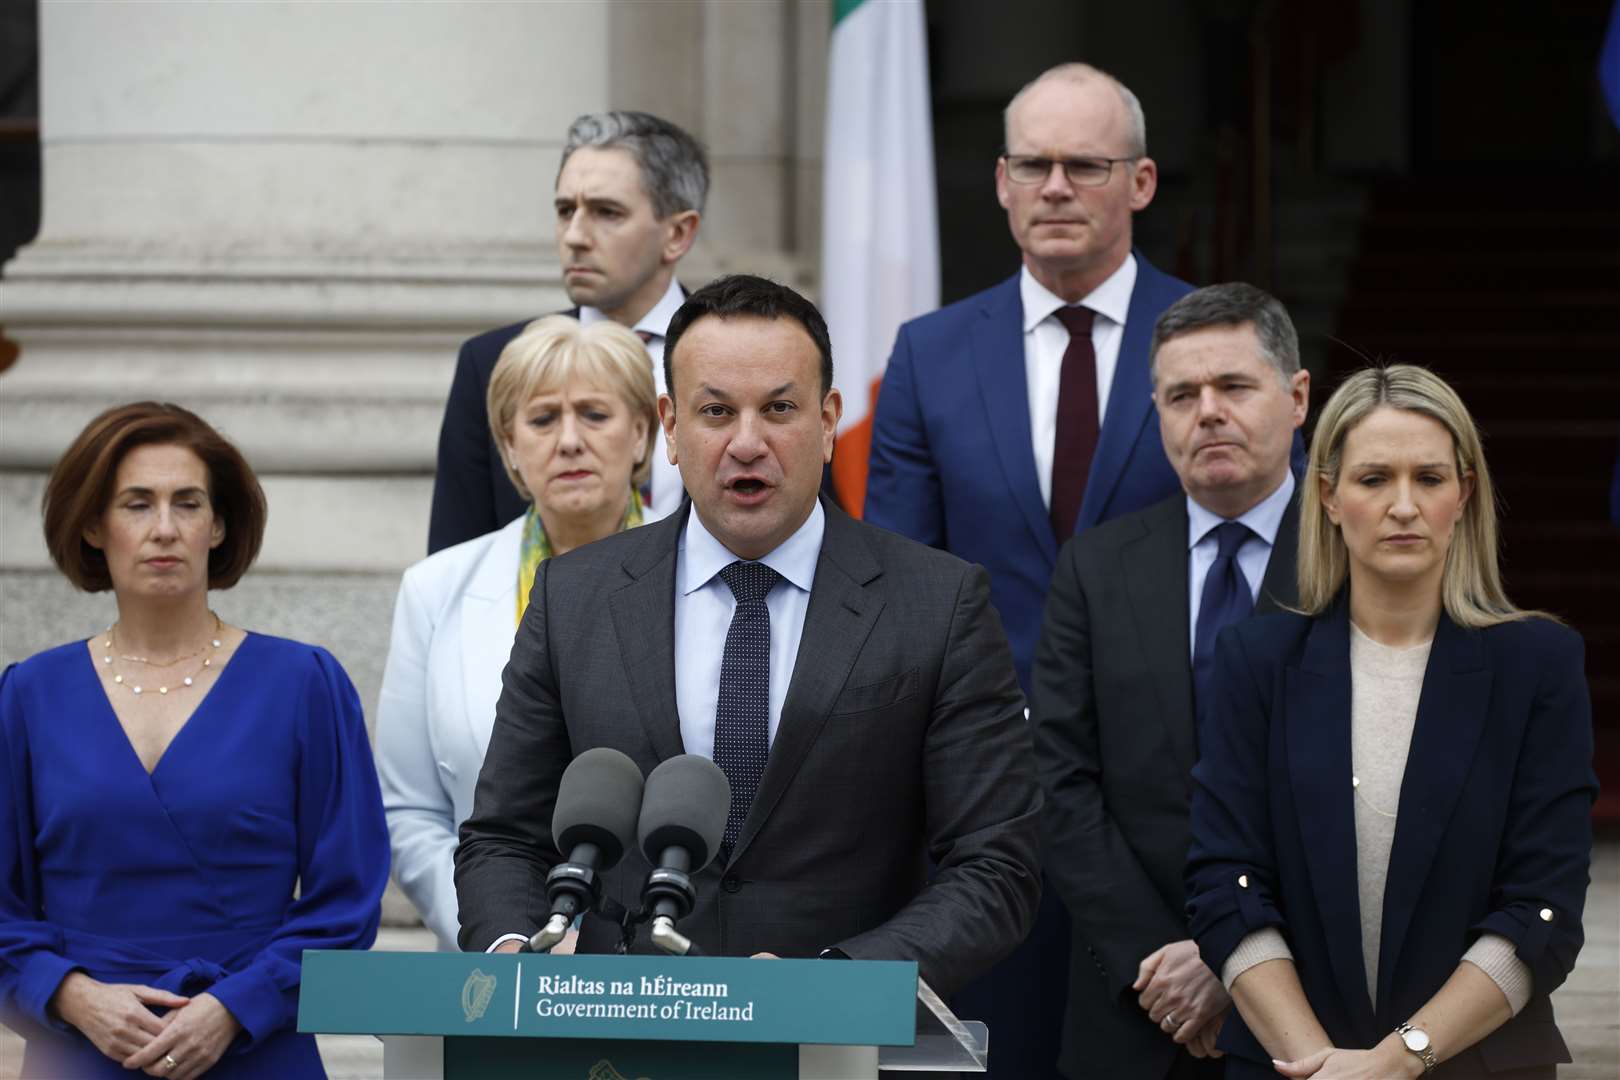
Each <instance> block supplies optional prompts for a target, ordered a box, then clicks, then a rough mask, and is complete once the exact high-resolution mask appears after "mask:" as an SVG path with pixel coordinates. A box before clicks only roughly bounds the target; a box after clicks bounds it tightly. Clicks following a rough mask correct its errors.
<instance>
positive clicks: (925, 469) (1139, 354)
mask: <svg viewBox="0 0 1620 1080" xmlns="http://www.w3.org/2000/svg"><path fill="white" fill-rule="evenodd" d="M1136 266H1137V273H1136V287H1135V289H1134V290H1133V291H1132V293H1131V305H1130V308H1129V310H1128V311H1127V313H1126V316H1125V336H1124V338H1123V339H1122V340H1121V342H1120V347H1119V361H1118V363H1117V365H1116V366H1115V368H1114V380H1113V385H1112V387H1111V388H1110V390H1109V392H1108V406H1107V408H1106V409H1105V410H1104V423H1103V426H1102V431H1101V433H1100V435H1099V438H1098V442H1097V453H1096V456H1095V457H1093V458H1092V461H1091V473H1090V475H1089V476H1088V478H1087V481H1086V495H1085V501H1084V502H1083V503H1082V504H1081V507H1080V516H1079V518H1078V519H1077V520H1076V523H1075V531H1076V532H1079V531H1080V530H1082V529H1086V528H1089V527H1091V526H1092V525H1096V524H1097V523H1099V522H1102V521H1107V520H1109V519H1111V518H1116V517H1119V516H1120V515H1121V514H1128V513H1130V512H1131V511H1133V510H1141V509H1143V508H1145V507H1148V506H1151V505H1153V504H1154V503H1156V502H1158V501H1159V500H1160V499H1163V498H1164V497H1166V496H1167V495H1170V494H1171V493H1173V492H1175V491H1179V490H1180V483H1179V482H1178V481H1177V479H1176V474H1175V473H1174V472H1173V471H1172V470H1171V468H1170V463H1169V461H1167V460H1166V459H1165V456H1164V446H1163V444H1162V443H1161V442H1160V440H1159V425H1158V422H1157V420H1156V419H1155V417H1154V412H1153V401H1152V397H1151V395H1152V385H1151V383H1150V381H1149V379H1148V348H1149V346H1150V344H1151V343H1152V340H1153V323H1154V321H1155V320H1157V319H1158V317H1159V315H1160V313H1161V312H1163V311H1164V309H1165V308H1167V307H1169V306H1170V305H1171V304H1173V303H1175V301H1176V300H1178V299H1180V298H1181V297H1182V296H1184V295H1185V294H1187V293H1189V292H1191V291H1192V286H1191V285H1188V284H1187V283H1186V282H1184V281H1180V280H1178V279H1176V278H1173V277H1170V276H1169V275H1167V274H1163V273H1160V272H1159V271H1158V270H1156V269H1154V268H1153V266H1152V264H1151V263H1149V262H1148V261H1147V260H1146V259H1145V258H1143V257H1142V253H1141V252H1137V253H1136ZM864 516H865V518H866V520H867V521H869V522H871V523H872V524H874V525H879V526H882V527H883V528H886V529H892V530H894V531H895V532H898V533H902V534H904V535H906V536H909V537H911V538H912V539H913V540H918V541H921V542H922V543H924V544H931V545H933V546H934V547H940V548H945V549H946V550H948V551H950V552H951V553H952V554H954V555H957V556H959V557H961V558H963V559H966V560H967V561H969V562H974V563H978V564H980V565H981V566H983V567H984V568H985V569H986V570H988V571H990V599H991V602H992V603H993V604H994V605H995V608H996V610H997V612H999V613H1000V615H1001V619H1002V622H1003V623H1004V624H1005V626H1006V629H1007V637H1008V639H1009V641H1010V642H1011V644H1012V650H1013V659H1014V662H1015V664H1016V666H1017V669H1018V681H1019V682H1020V683H1022V684H1023V687H1024V692H1025V693H1026V694H1027V693H1028V692H1029V686H1030V665H1031V663H1032V662H1033V660H1034V656H1035V642H1036V639H1037V638H1039V636H1040V632H1041V609H1042V606H1043V604H1044V602H1045V599H1046V589H1047V586H1048V585H1049V584H1050V582H1051V580H1052V572H1053V570H1054V569H1055V568H1056V566H1057V553H1058V545H1057V540H1056V538H1055V537H1054V536H1053V535H1052V525H1051V521H1050V519H1049V517H1048V515H1047V511H1046V504H1045V503H1044V502H1043V501H1042V500H1041V488H1040V480H1039V478H1038V477H1037V476H1036V473H1035V451H1034V447H1033V445H1032V436H1031V434H1030V422H1029V390H1028V383H1027V382H1026V380H1025V378H1024V305H1023V301H1022V300H1021V299H1020V297H1019V292H1018V275H1017V274H1014V275H1013V276H1012V277H1010V278H1008V279H1007V280H1006V281H1003V282H1002V283H1001V284H999V285H997V286H995V287H994V288H991V289H987V290H985V291H984V292H981V293H978V294H977V295H974V296H970V297H968V298H967V299H966V300H961V301H958V302H957V303H955V304H951V305H950V306H949V307H945V308H941V309H940V310H939V311H936V312H933V313H932V314H929V315H924V316H923V317H921V318H919V319H914V320H912V321H911V322H908V323H906V324H905V325H904V326H902V327H901V328H900V333H899V336H898V337H897V338H896V339H895V343H894V352H893V353H892V354H891V355H890V357H889V366H888V368H887V369H886V370H885V372H884V375H883V385H882V388H881V390H880V392H879V393H878V401H877V410H876V413H875V416H874V420H873V429H872V456H871V462H870V465H869V468H868V475H867V485H866V509H865V514H864Z"/></svg>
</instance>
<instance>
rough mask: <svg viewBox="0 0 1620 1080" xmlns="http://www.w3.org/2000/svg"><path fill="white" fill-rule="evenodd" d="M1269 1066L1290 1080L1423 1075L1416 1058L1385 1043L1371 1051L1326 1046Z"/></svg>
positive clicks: (1364, 1079)
mask: <svg viewBox="0 0 1620 1080" xmlns="http://www.w3.org/2000/svg"><path fill="white" fill-rule="evenodd" d="M1271 1064H1272V1065H1273V1067H1275V1068H1276V1070H1277V1072H1278V1073H1280V1074H1282V1075H1283V1076H1287V1077H1292V1078H1293V1080H1391V1078H1397V1077H1408V1076H1418V1075H1421V1074H1422V1072H1423V1068H1422V1064H1421V1062H1420V1061H1419V1059H1418V1058H1417V1057H1416V1056H1415V1055H1413V1054H1409V1053H1407V1052H1406V1050H1405V1049H1404V1048H1402V1049H1397V1048H1394V1047H1392V1046H1390V1045H1389V1044H1388V1040H1386V1041H1385V1042H1383V1043H1380V1044H1379V1045H1377V1046H1375V1047H1373V1048H1372V1049H1371V1050H1342V1049H1338V1048H1336V1047H1332V1046H1325V1047H1323V1048H1322V1049H1320V1050H1318V1051H1316V1053H1314V1054H1307V1055H1306V1056H1305V1057H1302V1058H1300V1059H1299V1060H1298V1061H1277V1060H1275V1059H1273V1060H1272V1062H1271Z"/></svg>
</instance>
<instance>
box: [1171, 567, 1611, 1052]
mask: <svg viewBox="0 0 1620 1080" xmlns="http://www.w3.org/2000/svg"><path fill="white" fill-rule="evenodd" d="M1349 627H1350V623H1349V613H1348V604H1347V602H1346V601H1345V599H1344V598H1343V597H1342V596H1341V598H1340V600H1339V602H1338V603H1337V605H1336V606H1335V607H1333V608H1332V609H1330V610H1329V611H1328V612H1326V613H1325V614H1323V615H1322V616H1321V617H1320V618H1315V619H1312V618H1307V617H1305V616H1303V615H1266V616H1260V617H1257V618H1254V619H1250V620H1248V621H1247V622H1243V623H1238V624H1236V625H1234V626H1232V627H1230V628H1228V629H1227V630H1226V631H1224V632H1223V633H1222V634H1221V636H1220V638H1219V640H1218V642H1217V645H1216V649H1217V654H1216V664H1217V674H1216V687H1217V693H1216V703H1215V708H1214V709H1213V710H1212V712H1211V713H1210V714H1209V715H1208V716H1207V718H1206V720H1205V721H1204V724H1203V726H1201V727H1200V730H1199V738H1198V745H1199V750H1200V754H1201V757H1200V759H1199V762H1198V764H1197V766H1196V767H1195V768H1194V769H1193V781H1194V790H1193V802H1192V848H1191V851H1190V854H1189V857H1188V864H1187V896H1188V900H1187V911H1188V914H1189V916H1190V919H1191V924H1192V931H1193V936H1194V937H1195V938H1196V939H1197V940H1198V947H1199V950H1200V952H1201V953H1202V955H1203V958H1204V960H1205V962H1206V963H1208V965H1209V966H1210V968H1212V969H1213V970H1214V971H1216V972H1217V973H1219V972H1220V970H1221V967H1222V966H1223V965H1224V964H1225V962H1226V959H1227V957H1228V956H1230V955H1231V952H1232V950H1233V949H1234V948H1235V947H1236V946H1237V944H1238V942H1239V941H1241V940H1242V939H1243V938H1244V937H1245V936H1246V935H1248V934H1249V933H1250V932H1251V931H1254V930H1258V929H1260V928H1262V927H1266V926H1276V927H1279V928H1280V929H1281V930H1282V932H1283V935H1284V936H1285V937H1286V938H1287V940H1288V944H1289V947H1290V948H1291V949H1292V951H1293V954H1294V964H1295V966H1296V967H1297V969H1298V971H1299V978H1300V982H1301V984H1302V985H1303V986H1304V989H1305V996H1306V997H1307V998H1308V999H1309V1001H1310V1003H1311V1007H1312V1008H1313V1009H1314V1010H1315V1012H1316V1016H1317V1019H1319V1020H1320V1021H1321V1022H1322V1026H1323V1027H1324V1028H1326V1029H1327V1033H1328V1035H1329V1037H1331V1038H1332V1040H1333V1043H1334V1045H1335V1046H1340V1047H1348V1048H1366V1047H1370V1046H1372V1045H1374V1044H1375V1043H1377V1042H1378V1041H1379V1040H1380V1039H1382V1038H1383V1037H1384V1036H1386V1035H1388V1034H1389V1033H1390V1032H1391V1031H1392V1030H1393V1029H1394V1027H1395V1025H1396V1024H1398V1023H1401V1022H1403V1021H1405V1020H1407V1019H1409V1018H1410V1017H1411V1016H1412V1015H1413V1013H1415V1012H1416V1011H1417V1010H1418V1009H1419V1008H1421V1007H1422V1005H1423V1004H1424V1003H1425V1002H1427V1001H1428V1000H1429V999H1430V998H1431V997H1433V996H1434V994H1435V993H1436V992H1437V991H1438V990H1439V989H1440V987H1441V986H1442V985H1443V984H1444V983H1445V981H1446V980H1447V979H1448V978H1449V977H1450V976H1451V974H1452V972H1453V971H1455V970H1456V967H1457V964H1458V962H1459V961H1460V960H1461V958H1462V954H1463V952H1464V951H1465V950H1466V949H1467V948H1468V946H1469V945H1470V944H1471V943H1472V942H1473V940H1474V939H1475V938H1477V937H1478V936H1479V935H1480V934H1482V933H1486V932H1490V933H1494V934H1500V935H1502V936H1503V937H1505V938H1507V939H1508V940H1510V941H1512V942H1513V943H1514V945H1515V946H1516V951H1517V953H1518V956H1519V958H1520V959H1521V960H1523V961H1524V962H1525V963H1526V964H1527V965H1529V967H1530V970H1531V972H1532V973H1533V975H1534V980H1535V981H1534V990H1533V992H1532V997H1531V999H1530V1002H1529V1004H1528V1005H1526V1006H1525V1008H1524V1010H1523V1011H1522V1012H1520V1014H1519V1015H1518V1016H1517V1017H1515V1018H1513V1019H1512V1020H1509V1021H1508V1022H1507V1023H1506V1024H1504V1025H1503V1026H1502V1027H1500V1028H1498V1029H1497V1030H1496V1031H1495V1032H1493V1033H1492V1034H1491V1035H1489V1036H1487V1037H1486V1038H1485V1039H1483V1040H1482V1041H1481V1042H1479V1043H1478V1044H1477V1045H1476V1046H1474V1047H1472V1048H1470V1049H1468V1050H1465V1051H1464V1052H1463V1054H1462V1055H1460V1056H1459V1057H1458V1058H1456V1059H1454V1061H1452V1062H1448V1063H1447V1064H1446V1065H1444V1066H1442V1072H1443V1073H1444V1074H1445V1075H1447V1076H1472V1075H1489V1073H1490V1072H1500V1071H1503V1070H1507V1069H1512V1068H1534V1067H1537V1066H1543V1067H1547V1069H1548V1075H1550V1074H1551V1068H1550V1067H1551V1065H1552V1064H1553V1063H1555V1062H1562V1061H1568V1060H1569V1052H1568V1050H1567V1049H1566V1047H1565V1045H1564V1040H1563V1037H1562V1035H1561V1034H1560V1033H1559V1031H1558V1028H1557V1026H1556V1024H1555V1023H1554V1021H1553V1012H1552V1003H1551V1002H1550V1001H1549V999H1548V995H1549V994H1551V993H1552V991H1553V990H1555V989H1557V988H1558V986H1559V985H1560V984H1561V983H1562V982H1563V981H1564V979H1565V977H1566V976H1568V975H1569V972H1570V969H1571V968H1573V967H1574V966H1575V957H1576V954H1577V953H1579V952H1580V948H1581V942H1582V940H1583V935H1582V930H1581V909H1582V906H1583V905H1584V903H1585V899H1586V886H1587V881H1588V869H1589V866H1590V863H1591V853H1592V825H1591V807H1592V801H1593V799H1594V798H1595V797H1596V794H1597V779H1596V777H1595V776H1594V775H1593V773H1592V705H1591V698H1590V696H1589V694H1588V692H1587V686H1586V676H1585V672H1584V653H1585V649H1584V646H1583V644H1582V641H1581V638H1580V635H1578V634H1576V633H1575V632H1574V631H1573V630H1570V629H1568V628H1567V627H1564V626H1561V625H1559V624H1557V623H1554V622H1551V621H1548V620H1545V619H1526V620H1523V621H1519V622H1510V623H1503V624H1501V625H1498V626H1493V627H1490V628H1488V629H1484V630H1465V629H1462V628H1460V627H1458V626H1457V625H1456V624H1455V623H1453V622H1452V621H1451V620H1450V619H1449V618H1446V617H1444V616H1442V617H1441V620H1440V624H1439V627H1438V628H1437V629H1436V631H1435V636H1434V645H1433V647H1432V649H1431V650H1430V653H1429V663H1428V668H1427V669H1426V670H1425V672H1424V676H1423V690H1422V694H1421V697H1420V700H1419V703H1418V712H1417V722H1416V725H1415V727H1414V728H1413V732H1412V744H1411V750H1410V755H1409V757H1408V759H1407V765H1406V776H1405V779H1404V780H1403V782H1402V784H1401V799H1400V810H1399V815H1400V816H1399V820H1398V821H1397V824H1396V828H1395V843H1394V848H1393V849H1392V851H1391V852H1390V861H1389V884H1388V886H1387V888H1386V890H1385V893H1384V912H1383V923H1382V932H1381V943H1380V946H1379V955H1378V993H1377V1004H1376V1007H1375V1005H1374V1001H1373V998H1372V997H1371V996H1370V995H1369V994H1368V993H1367V976H1366V968H1365V965H1364V963H1363V960H1362V954H1361V913H1360V907H1359V901H1358V899H1357V895H1358V894H1357V887H1356V831H1355V816H1354V815H1355V809H1354V804H1353V801H1352V800H1353V798H1354V795H1353V792H1352V789H1351V786H1350V773H1351V763H1350V637H1349V635H1350V629H1349ZM1218 1045H1219V1046H1220V1048H1221V1049H1223V1050H1225V1051H1226V1052H1227V1054H1228V1058H1227V1061H1228V1066H1227V1076H1228V1077H1239V1076H1255V1077H1259V1076H1268V1077H1270V1076H1274V1075H1275V1073H1274V1072H1273V1070H1272V1068H1271V1065H1270V1064H1269V1062H1268V1055H1267V1054H1266V1053H1265V1051H1264V1050H1263V1049H1262V1048H1261V1047H1260V1045H1259V1043H1258V1041H1257V1040H1256V1039H1255V1038H1254V1036H1253V1035H1252V1034H1251V1033H1250V1032H1249V1030H1248V1028H1247V1027H1246V1026H1245V1024H1244V1023H1243V1019H1242V1017H1241V1016H1239V1015H1238V1014H1237V1013H1236V1012H1235V1011H1234V1012H1233V1013H1232V1014H1231V1016H1230V1018H1229V1019H1228V1020H1227V1022H1226V1025H1225V1027H1224V1028H1223V1029H1222V1031H1221V1036H1220V1041H1219V1043H1218Z"/></svg>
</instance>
